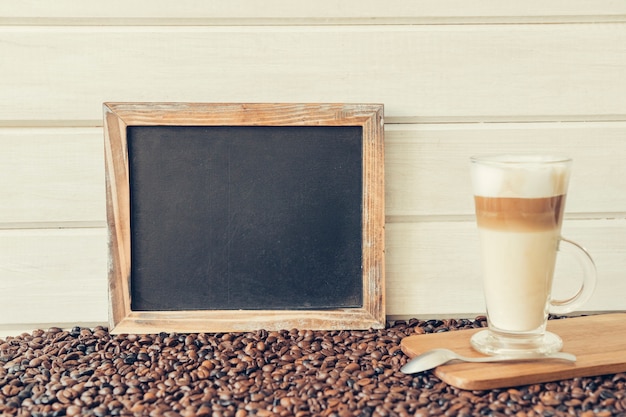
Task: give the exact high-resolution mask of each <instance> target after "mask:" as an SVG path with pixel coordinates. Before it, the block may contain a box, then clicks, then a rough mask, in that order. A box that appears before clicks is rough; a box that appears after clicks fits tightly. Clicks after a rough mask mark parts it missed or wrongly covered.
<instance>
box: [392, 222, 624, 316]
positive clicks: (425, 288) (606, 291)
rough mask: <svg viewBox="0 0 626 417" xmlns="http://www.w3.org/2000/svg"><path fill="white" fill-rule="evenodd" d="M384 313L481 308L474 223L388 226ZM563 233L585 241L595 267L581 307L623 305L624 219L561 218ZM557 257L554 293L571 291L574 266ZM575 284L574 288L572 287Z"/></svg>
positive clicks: (598, 308) (461, 311) (609, 308)
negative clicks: (591, 287)
mask: <svg viewBox="0 0 626 417" xmlns="http://www.w3.org/2000/svg"><path fill="white" fill-rule="evenodd" d="M386 230H387V248H386V255H387V287H386V289H387V314H388V315H390V316H402V317H414V316H422V317H427V316H432V315H447V316H449V317H458V316H473V315H474V314H476V313H484V306H483V298H482V283H481V276H480V265H479V259H478V256H479V248H478V237H477V231H476V226H475V223H474V222H424V223H393V224H388V225H387V229H386ZM563 234H564V236H566V237H568V238H569V239H572V240H575V241H577V242H579V243H580V244H582V245H583V246H585V247H586V248H587V250H588V251H589V252H590V253H591V255H592V257H593V258H594V261H595V263H596V267H597V270H598V285H597V287H596V291H595V292H594V295H593V296H592V299H591V300H590V301H589V303H588V304H587V305H586V306H585V308H584V311H612V310H626V299H625V298H624V294H626V279H624V276H625V274H626V272H625V268H624V263H625V260H626V239H625V238H624V237H625V236H626V220H624V219H614V220H569V219H565V222H564V226H563ZM573 262H575V261H573V260H571V259H569V260H568V259H565V257H564V258H563V259H560V260H559V263H558V265H559V268H558V270H557V272H556V273H557V275H556V277H557V278H556V281H555V290H556V292H555V294H558V295H559V296H560V297H563V296H565V295H568V294H569V295H571V294H572V293H571V292H568V290H571V289H572V287H574V284H572V283H569V284H568V282H567V279H569V278H570V277H572V279H574V280H577V279H579V276H578V275H577V273H578V270H577V267H576V266H575V265H573V264H572V263H573ZM574 288H575V287H574Z"/></svg>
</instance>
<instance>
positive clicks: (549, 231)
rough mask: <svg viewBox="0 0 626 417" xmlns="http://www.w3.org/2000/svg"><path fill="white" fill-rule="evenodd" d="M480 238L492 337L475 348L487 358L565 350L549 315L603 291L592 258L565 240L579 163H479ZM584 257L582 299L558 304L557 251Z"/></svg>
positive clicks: (508, 158)
mask: <svg viewBox="0 0 626 417" xmlns="http://www.w3.org/2000/svg"><path fill="white" fill-rule="evenodd" d="M471 162H472V165H471V173H472V185H473V188H474V202H475V206H476V221H477V224H478V231H479V236H480V246H481V254H482V255H481V256H482V262H481V263H482V268H483V287H484V294H485V302H486V304H487V321H488V325H489V326H488V329H487V330H483V331H480V332H477V333H475V334H474V335H473V336H472V337H471V338H470V342H471V344H472V346H473V347H474V348H475V349H476V350H478V351H479V352H482V353H485V354H508V355H518V354H522V355H527V354H546V353H551V352H556V351H558V350H560V349H561V347H562V346H563V341H562V340H561V338H560V337H559V336H558V335H556V334H554V333H551V332H548V331H546V323H547V319H548V314H549V313H554V314H565V313H569V312H571V311H574V310H575V309H576V308H578V307H579V306H581V305H582V304H583V303H585V302H586V301H587V300H588V299H589V297H590V296H591V294H592V293H593V289H594V287H595V283H596V270H595V265H594V263H593V260H592V259H591V256H589V254H588V253H587V252H586V251H585V250H584V249H583V248H582V247H581V246H580V245H578V244H576V243H575V242H572V241H571V240H568V239H565V238H564V237H563V236H561V223H562V221H563V211H564V208H565V196H566V194H567V185H568V182H569V175H570V169H571V162H572V161H571V159H569V158H566V157H552V156H543V155H528V156H524V155H486V156H476V157H473V158H471ZM559 250H560V251H568V252H570V253H572V254H574V255H576V257H577V259H578V260H579V261H580V262H579V265H580V266H581V268H582V270H583V280H582V282H581V285H580V289H579V291H578V292H577V293H576V294H575V295H573V296H572V297H570V298H568V299H566V300H553V299H552V296H551V292H552V279H553V274H554V269H555V265H556V256H557V251H559Z"/></svg>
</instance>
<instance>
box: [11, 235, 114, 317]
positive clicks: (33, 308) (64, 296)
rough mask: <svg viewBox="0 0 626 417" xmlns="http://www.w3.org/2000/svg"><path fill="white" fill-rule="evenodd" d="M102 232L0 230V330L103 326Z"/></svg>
mask: <svg viewBox="0 0 626 417" xmlns="http://www.w3.org/2000/svg"><path fill="white" fill-rule="evenodd" d="M106 271H107V253H106V230H105V229H103V228H95V229H57V230H52V229H51V230H39V229H35V230H0V326H1V325H2V324H5V323H7V324H12V325H15V324H24V323H68V322H69V323H71V322H76V323H80V322H94V321H100V322H106V321H107V317H108V313H107V308H108V305H107V303H108V301H107V300H108V299H107V291H108V285H107V281H106V276H107V275H106Z"/></svg>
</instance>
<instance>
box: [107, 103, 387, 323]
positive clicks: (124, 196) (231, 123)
mask: <svg viewBox="0 0 626 417" xmlns="http://www.w3.org/2000/svg"><path fill="white" fill-rule="evenodd" d="M161 126H168V127H174V128H178V129H180V131H181V132H184V131H186V130H184V129H183V127H218V126H219V127H224V128H225V129H226V130H228V128H230V127H232V128H233V129H234V127H241V126H245V127H249V128H251V129H252V131H253V132H255V133H256V132H258V134H259V135H262V134H263V132H264V131H263V130H261V129H260V128H261V127H283V126H288V127H308V128H315V129H317V128H320V127H326V128H329V127H330V128H340V127H346V126H356V127H358V128H359V130H358V131H359V132H360V133H359V135H360V138H359V141H360V144H359V148H360V149H359V154H358V155H357V156H356V157H355V158H359V161H358V163H359V166H360V167H361V172H359V173H358V176H359V178H360V185H359V187H361V188H359V194H360V201H358V202H357V204H358V205H359V207H360V210H361V216H360V218H359V219H360V220H359V228H360V229H361V230H360V233H359V235H360V236H359V238H360V242H357V243H359V244H360V249H359V251H360V253H359V259H360V265H356V268H358V270H359V271H360V276H358V277H357V278H356V279H357V280H358V286H359V287H360V288H359V292H360V294H361V298H360V303H359V304H358V305H350V306H344V307H339V308H333V307H332V306H331V307H330V308H329V307H328V306H326V305H323V306H321V307H319V306H316V305H312V306H311V307H308V306H307V305H306V304H307V303H306V302H304V303H302V305H298V306H296V308H293V306H287V308H278V309H277V308H264V307H263V306H260V307H258V306H256V307H255V308H251V309H247V308H238V307H237V306H235V307H234V308H232V309H231V308H222V307H219V308H212V307H211V306H207V308H203V307H202V306H200V307H199V308H197V307H196V308H193V309H189V308H186V307H185V308H181V309H178V308H175V307H174V308H170V307H168V308H167V309H159V308H158V306H157V308H156V309H149V310H146V309H136V308H134V301H133V300H132V298H133V295H132V294H133V292H132V289H131V287H132V286H133V285H134V284H133V273H134V272H133V271H134V269H133V258H135V261H137V259H138V258H137V257H134V254H133V250H132V249H131V248H132V247H133V242H131V241H132V240H133V239H135V237H134V236H138V234H137V233H138V232H137V231H136V230H134V229H133V228H134V226H136V225H138V224H139V222H137V223H136V224H133V222H131V218H134V217H133V216H138V215H136V214H134V212H133V210H139V209H137V208H136V207H133V206H139V205H140V204H139V203H138V202H137V201H134V202H133V203H131V194H132V196H133V198H139V197H137V196H138V195H140V193H139V192H135V191H134V190H133V187H137V188H140V187H139V186H138V185H136V184H134V185H131V184H133V183H132V179H131V178H130V177H131V176H134V175H135V174H132V175H131V171H132V170H131V168H133V166H132V164H133V162H132V155H129V132H131V129H133V128H134V127H161ZM255 129H256V130H255ZM314 132H315V131H314ZM148 137H149V136H148ZM104 142H105V166H106V202H107V227H108V232H109V276H108V281H109V323H110V331H111V332H112V333H158V332H162V331H165V332H180V333H199V332H226V331H253V330H258V329H266V330H280V329H291V328H298V329H328V330H339V329H369V328H383V327H384V326H385V291H384V287H385V285H384V274H385V272H384V271H385V266H384V242H385V239H384V221H385V220H384V145H383V106H382V105H380V104H262V103H250V104H213V103H104ZM138 143H142V142H138ZM285 143H287V142H285ZM137 146H138V145H137ZM346 158H347V156H346ZM350 158H352V157H350ZM277 175H280V172H279V173H278V174H277ZM286 175H289V174H286ZM324 178H327V177H324ZM188 180H189V181H194V180H197V179H194V178H191V179H188ZM181 185H184V184H181ZM330 186H332V184H330ZM333 210H335V209H333ZM336 210H341V207H339V208H337V209H336ZM331 214H338V215H342V213H341V212H340V211H338V212H337V213H331ZM152 223H155V222H152ZM164 233H165V232H164ZM141 238H142V239H143V236H141ZM137 240H139V237H137ZM146 263H147V262H146ZM174 267H175V266H174ZM352 267H353V269H354V267H355V265H353V266H352ZM269 279H272V278H269ZM145 288H150V287H149V286H146V287H145ZM145 291H151V290H145ZM251 291H254V290H251Z"/></svg>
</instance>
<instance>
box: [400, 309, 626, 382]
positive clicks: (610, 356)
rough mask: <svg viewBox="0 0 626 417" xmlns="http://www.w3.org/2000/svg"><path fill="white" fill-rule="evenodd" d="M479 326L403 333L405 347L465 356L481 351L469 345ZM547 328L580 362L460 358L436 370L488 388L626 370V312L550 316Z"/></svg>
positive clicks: (450, 379) (443, 377)
mask: <svg viewBox="0 0 626 417" xmlns="http://www.w3.org/2000/svg"><path fill="white" fill-rule="evenodd" d="M480 330H481V329H471V330H458V331H450V332H445V333H434V334H421V335H414V336H408V337H405V338H404V339H402V342H401V347H402V351H403V352H404V353H405V354H406V355H407V356H409V357H411V358H412V357H414V356H416V355H418V354H420V353H422V352H425V351H427V350H429V349H435V348H448V349H452V350H454V351H456V352H458V353H460V354H462V355H466V356H482V355H481V354H480V353H478V352H476V351H474V350H473V348H472V347H471V346H470V337H471V336H472V335H473V334H474V333H476V332H477V331H480ZM548 330H549V331H551V332H553V333H556V334H558V335H559V336H561V338H562V339H563V349H562V350H563V351H564V352H570V353H573V354H575V355H576V363H569V362H565V361H542V362H515V363H506V362H502V363H461V362H456V363H450V364H447V365H441V366H439V367H437V368H436V369H434V370H433V372H434V374H435V375H436V376H437V377H439V378H440V379H441V380H443V381H445V382H447V383H448V384H450V385H453V386H455V387H458V388H461V389H468V390H485V389H493V388H504V387H513V386H518V385H527V384H535V383H540V382H549V381H556V380H560V379H570V378H576V377H582V376H595V375H604V374H613V373H618V372H624V371H626V313H611V314H600V315H594V316H585V317H576V318H566V319H560V320H550V321H549V322H548Z"/></svg>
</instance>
